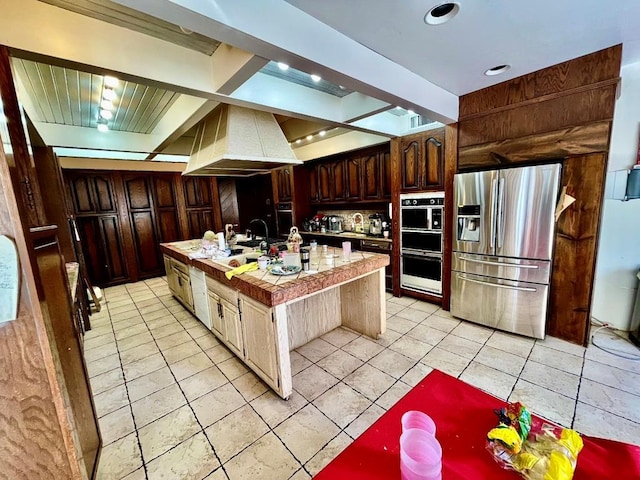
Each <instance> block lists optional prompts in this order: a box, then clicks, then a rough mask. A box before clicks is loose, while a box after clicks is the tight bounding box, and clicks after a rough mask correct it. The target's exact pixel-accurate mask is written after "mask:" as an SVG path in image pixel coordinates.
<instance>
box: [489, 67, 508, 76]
mask: <svg viewBox="0 0 640 480" xmlns="http://www.w3.org/2000/svg"><path fill="white" fill-rule="evenodd" d="M510 68H511V65H506V64H505V65H497V66H495V67H493V68H490V69H489V70H487V71H486V72H484V74H485V75H488V76H493V75H500V74H501V73H504V72H506V71H507V70H509V69H510Z"/></svg>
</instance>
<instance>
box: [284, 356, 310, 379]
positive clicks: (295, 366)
mask: <svg viewBox="0 0 640 480" xmlns="http://www.w3.org/2000/svg"><path fill="white" fill-rule="evenodd" d="M289 358H290V362H291V375H292V376H293V375H295V374H297V373H299V372H301V371H302V370H304V369H305V368H307V367H308V366H309V365H313V363H311V362H310V361H309V360H307V359H306V358H305V357H303V356H302V355H300V354H299V353H298V352H296V351H295V350H294V351H291V352H289Z"/></svg>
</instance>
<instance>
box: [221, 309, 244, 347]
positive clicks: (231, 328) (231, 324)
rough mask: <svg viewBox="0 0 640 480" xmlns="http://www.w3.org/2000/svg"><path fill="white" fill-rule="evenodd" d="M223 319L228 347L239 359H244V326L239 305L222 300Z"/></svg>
mask: <svg viewBox="0 0 640 480" xmlns="http://www.w3.org/2000/svg"><path fill="white" fill-rule="evenodd" d="M220 306H221V310H222V319H223V321H224V330H225V340H226V342H227V347H229V350H231V351H232V352H233V353H235V354H236V355H237V356H238V357H240V358H244V348H243V345H242V344H243V341H242V324H241V323H240V319H241V317H240V311H239V310H238V305H237V304H236V305H233V304H231V303H229V302H227V301H226V300H224V299H223V298H221V299H220Z"/></svg>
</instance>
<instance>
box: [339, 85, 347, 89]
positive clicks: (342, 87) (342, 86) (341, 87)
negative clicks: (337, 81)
mask: <svg viewBox="0 0 640 480" xmlns="http://www.w3.org/2000/svg"><path fill="white" fill-rule="evenodd" d="M338 88H340V90H346V89H347V87H345V86H344V85H338Z"/></svg>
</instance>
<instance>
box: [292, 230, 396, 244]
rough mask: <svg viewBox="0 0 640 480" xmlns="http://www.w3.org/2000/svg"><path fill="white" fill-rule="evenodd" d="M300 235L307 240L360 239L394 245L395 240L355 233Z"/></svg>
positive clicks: (303, 233) (312, 233) (304, 233)
mask: <svg viewBox="0 0 640 480" xmlns="http://www.w3.org/2000/svg"><path fill="white" fill-rule="evenodd" d="M300 235H302V237H303V238H305V239H307V238H312V237H315V236H318V237H337V238H345V239H348V238H358V239H362V240H374V241H380V242H389V243H393V240H392V239H391V238H384V237H373V236H371V235H367V234H366V233H355V232H342V233H330V232H327V233H322V232H304V231H303V232H300Z"/></svg>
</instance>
